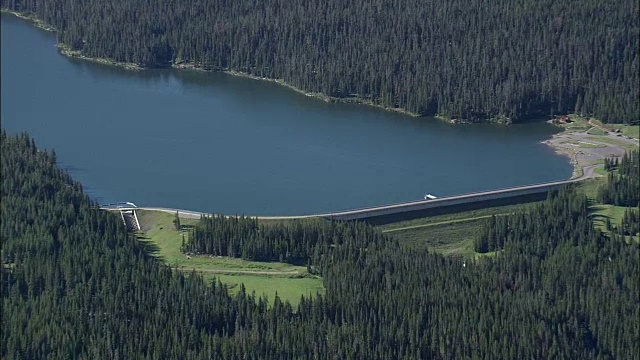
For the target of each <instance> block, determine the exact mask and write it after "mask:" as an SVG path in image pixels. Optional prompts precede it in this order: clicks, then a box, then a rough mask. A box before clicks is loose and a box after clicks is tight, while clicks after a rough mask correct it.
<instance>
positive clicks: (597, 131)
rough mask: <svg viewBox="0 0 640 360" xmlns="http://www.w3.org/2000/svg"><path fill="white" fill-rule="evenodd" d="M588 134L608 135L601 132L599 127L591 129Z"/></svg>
mask: <svg viewBox="0 0 640 360" xmlns="http://www.w3.org/2000/svg"><path fill="white" fill-rule="evenodd" d="M587 134H591V135H607V132H606V131H603V130H600V129H599V128H597V127H595V126H594V127H592V128H591V129H589V131H587Z"/></svg>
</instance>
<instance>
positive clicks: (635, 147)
mask: <svg viewBox="0 0 640 360" xmlns="http://www.w3.org/2000/svg"><path fill="white" fill-rule="evenodd" d="M587 139H590V140H595V141H600V142H603V143H608V144H613V145H618V146H620V147H623V148H624V149H625V150H638V145H634V144H631V143H628V142H626V141H622V140H618V139H616V138H611V137H608V136H589V137H588V138H587Z"/></svg>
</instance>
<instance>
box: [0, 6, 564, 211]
mask: <svg viewBox="0 0 640 360" xmlns="http://www.w3.org/2000/svg"><path fill="white" fill-rule="evenodd" d="M55 44H56V37H55V34H54V33H50V32H45V31H43V30H40V29H36V28H35V27H33V26H32V25H31V24H29V23H28V22H26V21H23V20H20V19H18V18H16V17H14V16H11V15H4V14H3V15H2V58H1V60H2V74H1V79H2V126H3V127H4V128H6V129H7V131H8V132H9V133H11V134H15V133H18V132H22V131H27V132H28V133H29V134H30V135H31V136H32V137H33V138H34V139H35V141H36V143H37V144H38V146H39V147H41V148H49V149H55V151H56V154H57V157H58V162H59V163H60V165H61V166H62V167H63V168H65V169H67V170H68V171H69V172H70V174H71V175H72V176H73V177H74V178H75V179H76V180H78V181H80V182H81V183H82V184H83V186H84V188H85V190H86V191H87V193H88V194H89V195H90V196H91V197H93V198H94V199H95V200H96V201H98V202H100V203H102V204H104V203H111V202H116V201H131V202H134V203H136V204H137V205H138V206H145V205H146V206H159V207H171V208H181V209H190V210H197V211H203V212H216V213H228V214H247V215H293V214H313V213H319V212H328V211H335V210H346V209H354V208H361V207H367V206H374V205H382V204H390V203H397V202H403V201H411V200H417V199H421V198H422V197H423V196H424V194H426V193H430V194H433V195H436V196H445V195H454V194H462V193H469V192H475V191H481V190H490V189H498V188H504V187H511V186H518V185H525V184H533V183H541V182H547V181H553V180H561V179H567V178H569V177H570V176H571V171H572V168H571V165H570V164H569V162H568V158H566V157H562V156H559V155H556V154H555V153H554V151H553V150H552V149H551V148H548V147H546V146H545V145H543V144H541V143H540V142H541V141H543V140H545V139H548V138H549V137H550V136H551V135H552V134H553V133H555V132H556V131H557V130H556V129H555V128H554V127H553V126H551V125H548V124H546V123H535V124H524V125H514V126H500V125H491V124H484V125H450V124H447V123H444V122H442V121H437V120H434V119H430V118H412V117H408V116H404V115H400V114H395V113H390V112H386V111H383V110H379V109H375V108H372V107H368V106H364V105H353V104H333V103H325V102H323V101H321V100H317V99H314V98H310V97H307V96H305V95H304V94H299V93H296V92H294V91H292V90H289V89H286V88H285V87H282V86H279V85H277V84H273V83H269V82H265V81H258V80H252V79H246V78H240V77H234V76H230V75H226V74H222V73H202V72H196V71H187V70H145V71H129V70H125V69H122V68H117V67H110V66H106V65H100V64H96V63H92V62H88V61H83V60H76V59H69V58H67V57H65V56H63V55H60V54H59V53H58V51H57V49H56V47H55Z"/></svg>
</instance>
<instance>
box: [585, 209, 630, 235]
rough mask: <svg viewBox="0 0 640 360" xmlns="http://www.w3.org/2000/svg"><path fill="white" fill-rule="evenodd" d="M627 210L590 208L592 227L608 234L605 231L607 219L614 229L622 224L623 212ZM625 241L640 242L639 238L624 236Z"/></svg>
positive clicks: (607, 231)
mask: <svg viewBox="0 0 640 360" xmlns="http://www.w3.org/2000/svg"><path fill="white" fill-rule="evenodd" d="M627 209H628V208H626V207H623V206H615V205H608V204H605V205H603V204H597V205H593V206H591V207H590V210H591V214H590V215H589V216H590V217H591V219H592V221H593V225H594V226H595V227H596V228H598V229H600V230H601V231H602V232H604V233H607V234H609V233H610V232H611V231H609V230H607V225H606V224H607V219H609V221H610V222H611V225H612V227H613V228H614V229H615V228H618V227H619V226H621V224H622V217H623V216H624V212H625V211H626V210H627ZM625 239H626V240H627V241H628V242H631V241H636V242H637V241H639V240H640V237H638V236H635V237H633V236H625Z"/></svg>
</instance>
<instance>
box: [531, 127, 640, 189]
mask: <svg viewBox="0 0 640 360" xmlns="http://www.w3.org/2000/svg"><path fill="white" fill-rule="evenodd" d="M598 128H599V127H598ZM599 129H601V128H599ZM604 139H606V140H608V141H609V142H607V141H606V140H604ZM543 143H544V144H547V145H549V146H551V147H553V148H554V149H555V150H556V152H558V153H560V154H563V155H566V156H568V157H570V158H571V163H572V164H573V166H574V172H573V177H574V178H575V177H579V176H580V175H581V171H582V170H581V169H582V168H584V167H586V166H589V165H593V164H595V163H596V162H600V161H602V160H604V159H605V158H611V157H619V156H622V155H623V154H624V153H625V152H626V151H627V149H625V146H624V145H623V144H625V145H627V146H636V147H637V146H638V140H636V139H630V138H627V137H624V136H618V134H615V133H611V132H609V133H607V134H606V135H591V134H588V133H587V132H586V131H584V132H582V131H565V132H562V133H560V134H556V135H554V136H553V137H552V138H551V139H549V140H546V141H543Z"/></svg>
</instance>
